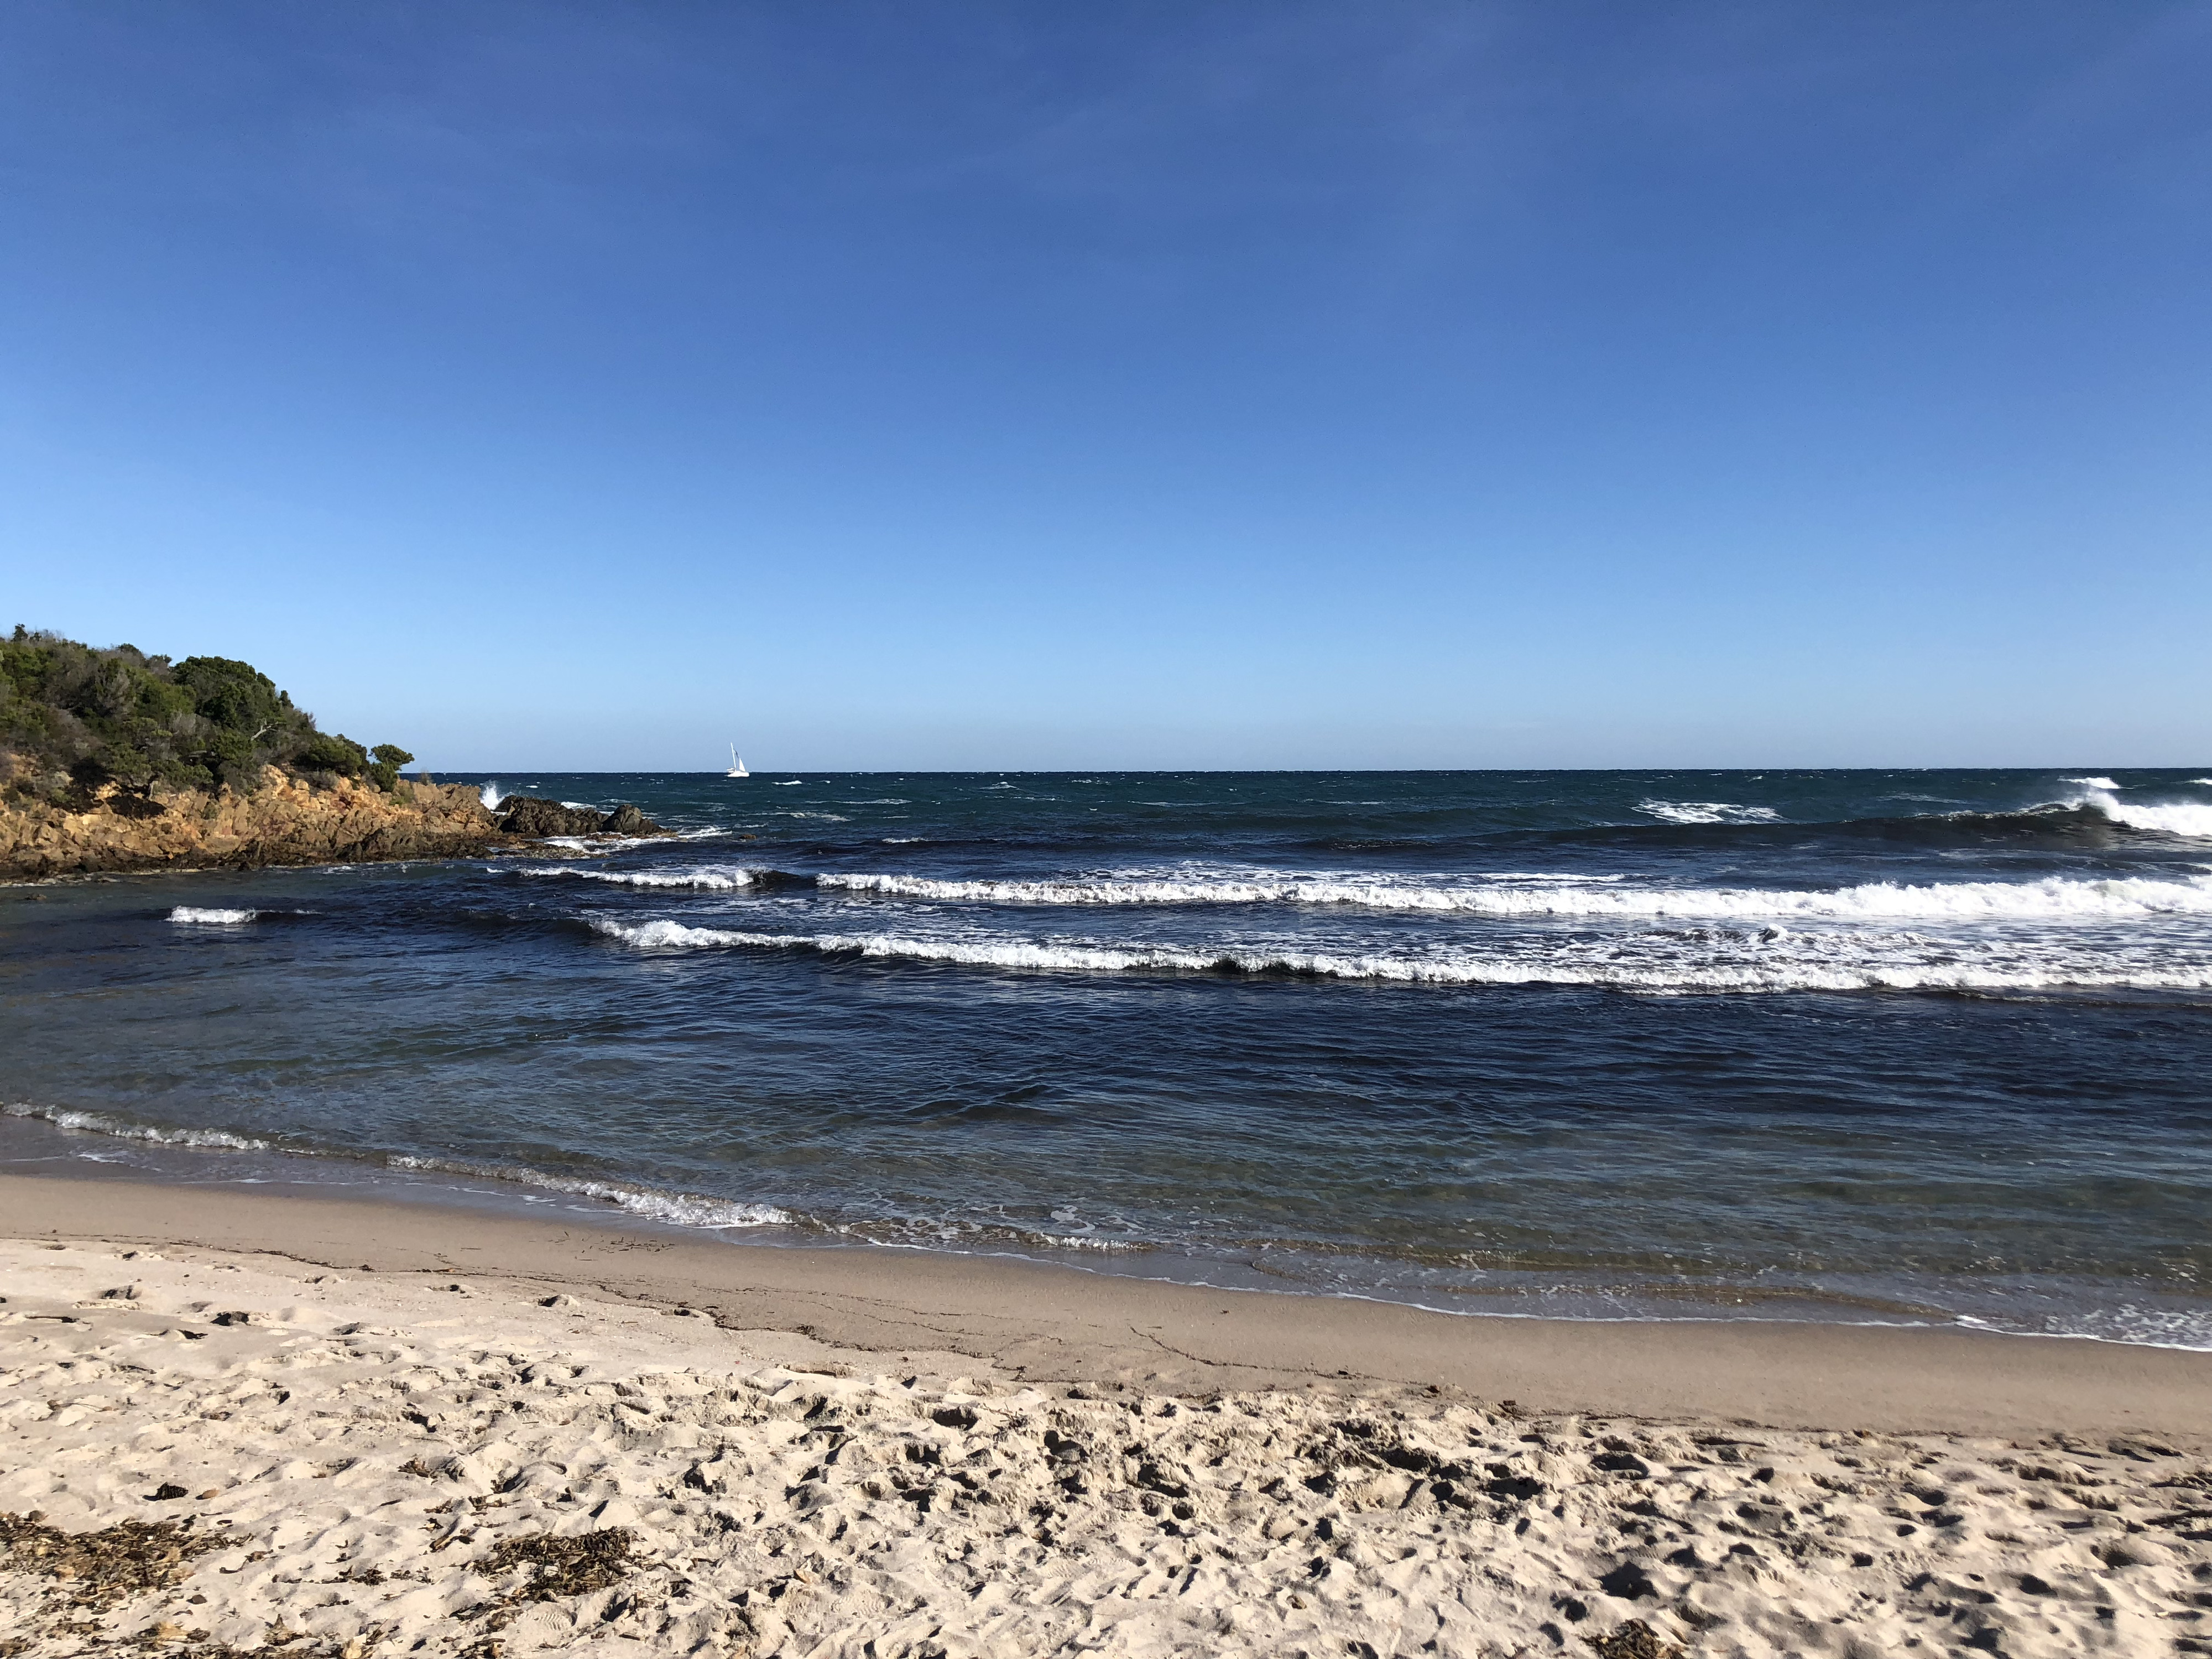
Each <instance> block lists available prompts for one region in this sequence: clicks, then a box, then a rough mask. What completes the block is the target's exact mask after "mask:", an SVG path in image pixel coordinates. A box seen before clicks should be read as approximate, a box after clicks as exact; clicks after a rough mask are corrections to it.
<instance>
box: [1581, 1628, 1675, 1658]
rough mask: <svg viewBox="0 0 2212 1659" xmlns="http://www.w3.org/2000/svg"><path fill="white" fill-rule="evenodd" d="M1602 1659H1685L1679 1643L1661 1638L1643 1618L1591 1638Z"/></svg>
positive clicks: (1590, 1641) (1592, 1644)
mask: <svg viewBox="0 0 2212 1659" xmlns="http://www.w3.org/2000/svg"><path fill="white" fill-rule="evenodd" d="M1589 1644H1590V1645H1591V1646H1592V1647H1594V1648H1595V1649H1596V1650H1597V1651H1598V1653H1599V1655H1600V1659H1683V1654H1682V1649H1681V1647H1680V1644H1676V1643H1674V1642H1668V1641H1663V1640H1662V1639H1661V1638H1660V1635H1659V1632H1656V1631H1655V1630H1653V1629H1652V1628H1651V1626H1649V1625H1647V1624H1645V1623H1644V1621H1643V1620H1641V1619H1631V1620H1628V1621H1627V1623H1626V1624H1624V1625H1622V1626H1620V1627H1619V1628H1618V1629H1615V1630H1612V1631H1609V1632H1607V1633H1606V1634H1605V1635H1603V1636H1593V1637H1591V1638H1589Z"/></svg>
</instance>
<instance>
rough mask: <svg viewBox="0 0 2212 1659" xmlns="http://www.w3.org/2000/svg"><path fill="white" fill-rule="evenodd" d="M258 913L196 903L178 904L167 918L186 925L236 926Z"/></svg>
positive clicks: (258, 913) (256, 911) (250, 919)
mask: <svg viewBox="0 0 2212 1659" xmlns="http://www.w3.org/2000/svg"><path fill="white" fill-rule="evenodd" d="M260 914H261V912H260V911H258V910H221V909H213V908H205V907H203V906H200V905H197V904H179V906H177V908H175V909H173V910H172V911H170V912H169V920H170V921H174V922H181V923H183V924H184V925H185V926H186V927H239V926H240V925H242V924H243V923H246V922H249V921H252V920H253V919H254V917H256V916H258V915H260Z"/></svg>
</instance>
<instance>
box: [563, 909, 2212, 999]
mask: <svg viewBox="0 0 2212 1659" xmlns="http://www.w3.org/2000/svg"><path fill="white" fill-rule="evenodd" d="M592 927H595V928H596V929H598V930H599V932H600V933H604V934H605V935H606V936H607V937H609V938H611V939H617V940H619V941H620V942H621V943H623V944H624V945H630V946H632V947H634V948H635V949H638V950H645V951H694V950H728V949H733V948H752V949H761V950H805V951H824V952H832V953H843V952H849V953H852V954H854V955H858V956H862V957H894V958H902V959H905V960H909V961H919V962H941V963H956V964H959V965H963V966H968V967H978V968H1014V969H1063V970H1073V971H1078V972H1091V973H1119V972H1129V971H1139V970H1146V969H1149V970H1153V971H1163V970H1164V971H1178V972H1189V973H1207V972H1212V973H1220V972H1230V973H1246V974H1267V973H1276V974H1297V975H1311V976H1314V977H1318V978H1328V979H1358V980H1378V981H1394V982H1397V983H1402V984H1417V985H1466V986H1477V985H1489V986H1508V985H1579V986H1589V987H1602V988H1607V989H1615V990H1625V991H1644V992H1658V993H1678V994H1679V993H1690V992H1777V991H1867V990H1899V991H1920V990H1942V991H2033V990H2060V989H2098V988H2104V989H2128V990H2155V991H2203V990H2212V963H2201V964H2193V965H2183V966H2175V967H2166V968H2157V967H2149V966H2143V965H2136V966H2128V967H2122V968H2118V969H2115V968H2111V967H2105V966H2100V967H2096V968H2091V967H2087V966H2086V965H2081V964H2076V963H2066V962H2063V961H2049V962H2040V963H2039V962H2036V961H2033V960H2032V959H2025V958H2007V957H2002V956H1998V957H1988V958H1985V959H1984V960H1983V961H1980V962H1967V961H1963V960H1960V957H1959V954H1958V952H1957V951H1955V950H1954V949H1952V948H1951V947H1949V946H1947V945H1942V943H1940V942H1937V941H1930V940H1924V939H1917V938H1915V937H1913V936H1911V935H1906V936H1904V937H1902V938H1898V939H1879V940H1868V939H1860V938H1857V937H1850V936H1845V937H1838V936H1834V935H1830V936H1826V938H1822V937H1819V936H1790V935H1782V936H1780V938H1781V940H1782V943H1781V945H1780V948H1775V941H1774V940H1773V939H1769V938H1756V939H1741V940H1738V941H1735V946H1736V949H1735V954H1734V956H1733V957H1729V956H1728V955H1724V954H1721V953H1717V952H1716V951H1713V950H1712V949H1711V941H1704V942H1700V943H1699V945H1698V947H1697V948H1695V949H1692V950H1688V951H1676V952H1675V953H1674V954H1671V955H1670V954H1668V952H1667V951H1665V950H1663V949H1661V950H1647V951H1628V950H1623V949H1621V948H1620V942H1619V941H1614V942H1612V943H1610V944H1607V945H1603V946H1601V947H1598V948H1589V949H1582V950H1562V949H1556V948H1554V949H1549V950H1544V949H1536V950H1530V949H1522V950H1518V951H1515V950H1510V949H1507V950H1501V951H1496V952H1494V953H1491V954H1485V953H1484V952H1483V951H1480V950H1479V949H1473V948H1468V947H1453V946H1447V947H1441V948H1437V947H1431V948H1428V949H1415V950H1408V951H1401V952H1396V953H1383V952H1368V953H1361V952H1358V951H1345V952H1329V951H1297V950H1285V949H1279V948H1276V947H1273V946H1270V945H1265V944H1249V943H1248V944H1243V945H1224V946H1221V947H1219V948H1206V949H1193V948H1190V947H1188V946H1183V945H1109V944H1103V943H1099V942H1095V941H1091V940H1081V939H1010V938H1006V937H955V938H936V939H922V938H913V937H908V936H906V935H902V934H895V933H753V932H749V931H745V930H742V929H737V928H724V927H691V926H690V925H688V924H686V923H684V922H679V921H666V920H660V921H645V922H625V921H615V920H613V919H611V918H606V917H597V918H594V919H593V920H592ZM1663 943H1665V944H1669V945H1671V944H1673V943H1674V941H1664V942H1663ZM1885 951H1887V952H1888V953H1889V954H1888V955H1887V956H1885V955H1884V954H1883V953H1884V952H1885Z"/></svg>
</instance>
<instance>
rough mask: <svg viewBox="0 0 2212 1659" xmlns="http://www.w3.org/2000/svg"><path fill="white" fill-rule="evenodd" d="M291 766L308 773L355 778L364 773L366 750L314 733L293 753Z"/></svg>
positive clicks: (336, 737)
mask: <svg viewBox="0 0 2212 1659" xmlns="http://www.w3.org/2000/svg"><path fill="white" fill-rule="evenodd" d="M292 759H293V763H294V764H295V765H297V766H301V767H304V768H306V769H307V770H308V771H310V772H336V773H337V774H338V775H339V776H341V777H348V778H357V777H359V776H360V775H362V773H363V772H364V771H366V770H368V750H366V749H364V748H362V746H361V745H360V744H357V743H356V742H355V741H354V740H353V739H352V738H348V737H342V736H340V735H339V734H338V733H337V732H316V733H315V734H314V735H313V737H311V738H308V739H307V741H306V742H305V743H303V744H301V745H300V747H299V748H298V749H296V750H294V751H293V755H292Z"/></svg>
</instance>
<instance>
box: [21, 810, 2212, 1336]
mask: <svg viewBox="0 0 2212 1659" xmlns="http://www.w3.org/2000/svg"><path fill="white" fill-rule="evenodd" d="M497 782H498V784H499V785H500V786H501V787H505V788H507V789H508V790H528V791H529V792H530V793H543V794H546V795H549V796H552V797H554V798H557V799H568V800H572V801H587V802H591V803H593V804H597V805H611V804H613V803H614V802H617V801H620V800H630V801H635V802H636V803H637V804H638V805H641V806H643V807H644V808H645V809H646V811H647V812H648V813H649V814H651V815H652V816H653V817H656V818H658V819H659V820H660V821H661V822H662V823H665V824H666V825H668V826H670V827H671V828H673V829H677V830H678V831H679V832H680V836H679V838H678V839H676V840H672V841H668V842H654V843H650V844H645V845H637V844H630V845H624V846H620V847H594V846H591V845H586V844H575V845H570V846H556V847H548V848H544V849H543V854H542V855H541V854H538V853H532V854H526V855H524V856H520V857H502V858H500V859H496V860H475V861H469V862H462V863H453V864H429V863H424V864H415V865H408V866H362V867H357V868H343V869H334V870H319V871H295V872H252V873H237V874H232V873H208V874H197V875H189V876H173V877H140V878H125V879H116V880H108V881H99V882H83V883H55V884H44V885H42V886H38V887H16V888H12V889H5V890H0V1052H4V1054H5V1056H6V1074H5V1083H4V1087H3V1088H0V1092H4V1095H5V1097H6V1100H7V1102H8V1104H9V1110H10V1111H11V1112H12V1113H14V1114H15V1117H14V1118H13V1119H11V1120H9V1121H5V1122H0V1130H4V1131H5V1134H4V1139H0V1155H4V1156H5V1157H7V1158H9V1159H11V1160H12V1161H13V1163H14V1165H15V1167H26V1166H27V1165H31V1164H34V1163H35V1161H36V1160H40V1159H47V1160H54V1159H59V1160H64V1161H67V1160H73V1159H76V1158H83V1157H88V1156H90V1157H98V1158H104V1159H110V1160H121V1161H124V1162H126V1163H135V1164H138V1165H140V1166H142V1167H144V1168H147V1169H149V1170H155V1171H157V1172H159V1173H161V1174H164V1175H166V1176H169V1177H171V1178H179V1179H185V1178H189V1179H200V1180H269V1179H276V1178H282V1179H285V1180H302V1179H310V1180H317V1181H323V1182H338V1183H343V1184H350V1185H368V1186H371V1187H376V1188H381V1189H385V1190H393V1189H397V1188H401V1187H404V1186H405V1185H406V1184H408V1183H413V1182H445V1183H448V1184H451V1183H453V1182H457V1181H458V1182H461V1183H462V1184H464V1185H465V1184H468V1183H469V1182H471V1181H476V1182H477V1184H480V1185H482V1184H485V1183H484V1182H483V1180H482V1179H481V1178H482V1177H484V1176H492V1175H497V1176H503V1177H506V1178H508V1179H510V1180H511V1181H512V1182H513V1183H514V1184H513V1186H512V1187H510V1188H503V1189H504V1190H507V1191H508V1192H509V1193H510V1194H511V1195H512V1196H513V1197H514V1198H516V1200H518V1201H531V1202H536V1203H540V1204H550V1205H556V1206H560V1205H569V1206H575V1205H585V1206H616V1207H617V1208H619V1209H621V1210H623V1211H626V1212H629V1213H630V1214H632V1215H635V1216H638V1217H641V1218H652V1219H654V1220H657V1221H659V1222H660V1223H663V1224H673V1225H690V1226H699V1227H720V1228H724V1229H726V1230H728V1236H730V1237H733V1238H744V1239H748V1240H776V1241H784V1242H812V1243H825V1242H856V1243H857V1242H875V1243H896V1244H902V1245H917V1246H925V1247H934V1248H944V1249H989V1250H1006V1251H1014V1252H1018V1253H1022V1254H1026V1255H1042V1256H1059V1257H1063V1258H1067V1259H1073V1260H1077V1261H1083V1262H1085V1264H1087V1265H1090V1266H1093V1267H1101V1268H1103V1269H1105V1270H1108V1271H1119V1272H1131V1273H1155V1274H1161V1275H1164V1276H1173V1277H1178V1278H1195V1279H1206V1280H1208V1281H1210V1282H1217V1283H1239V1284H1265V1285H1276V1286H1279V1287H1281V1288H1284V1289H1291V1290H1300V1289H1303V1290H1314V1291H1352V1292H1357V1293H1364V1294H1378V1295H1386V1296H1395V1297H1406V1298H1410V1299H1413V1300H1418V1301H1420V1302H1423V1303H1425V1304H1429V1305H1432V1306H1438V1307H1448V1308H1455V1309H1461V1310H1468V1311H1480V1312H1506V1313H1548V1314H1560V1315H1572V1316H1681V1315H1711V1314H1713V1313H1716V1312H1720V1313H1726V1314H1729V1315H1734V1316H1776V1317H1815V1318H1859V1319H1879V1320H1899V1321H1926V1320H1939V1321H1948V1320H1956V1319H1966V1320H1969V1321H1975V1322H1984V1323H1987V1324H1990V1325H1993V1326H1996V1327H1997V1328H2006V1329H2017V1330H2024V1331H2045V1332H2054V1333H2069V1334H2095V1335H2102V1336H2107V1337H2113V1338H2119V1339H2124V1340H2148V1341H2163V1342H2174V1343H2183V1344H2187V1345H2190V1346H2212V1285H2208V1279H2207V1275H2208V1270H2212V782H2208V781H2206V780H2205V779H2204V778H2203V777H2202V776H2199V775H2197V774H2194V773H2189V772H2173V773H2156V774H2153V773H2126V772H2124V773H2118V774H2113V775H2092V774H2087V773H2083V774H2080V775H2068V776H2060V775H2053V774H2033V773H2024V772H1898V773H1868V772H1847V773H1846V772H1803V773H1788V772H1769V773H1756V774H1754V773H1741V772H1734V773H1686V774H1649V773H1637V774H1630V773H1555V774H1498V773H1413V774H1376V773H1346V774H1326V773H1306V774H1261V775H1225V774H1212V773H1209V774H1182V775H1162V774H1144V775H1085V776H1044V775H1006V776H999V775H923V776H895V775H842V776H827V777H825V776H823V775H818V774H809V775H805V776H804V777H801V778H798V779H787V778H777V777H772V776H757V777H754V778H751V779H750V780H745V781H729V780H724V779H722V778H720V777H719V776H702V775H674V776H670V775H653V776H647V775H583V776H553V775H538V776H534V777H532V776H514V777H507V778H503V779H501V780H498V781H497ZM301 1154H313V1155H314V1156H301Z"/></svg>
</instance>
